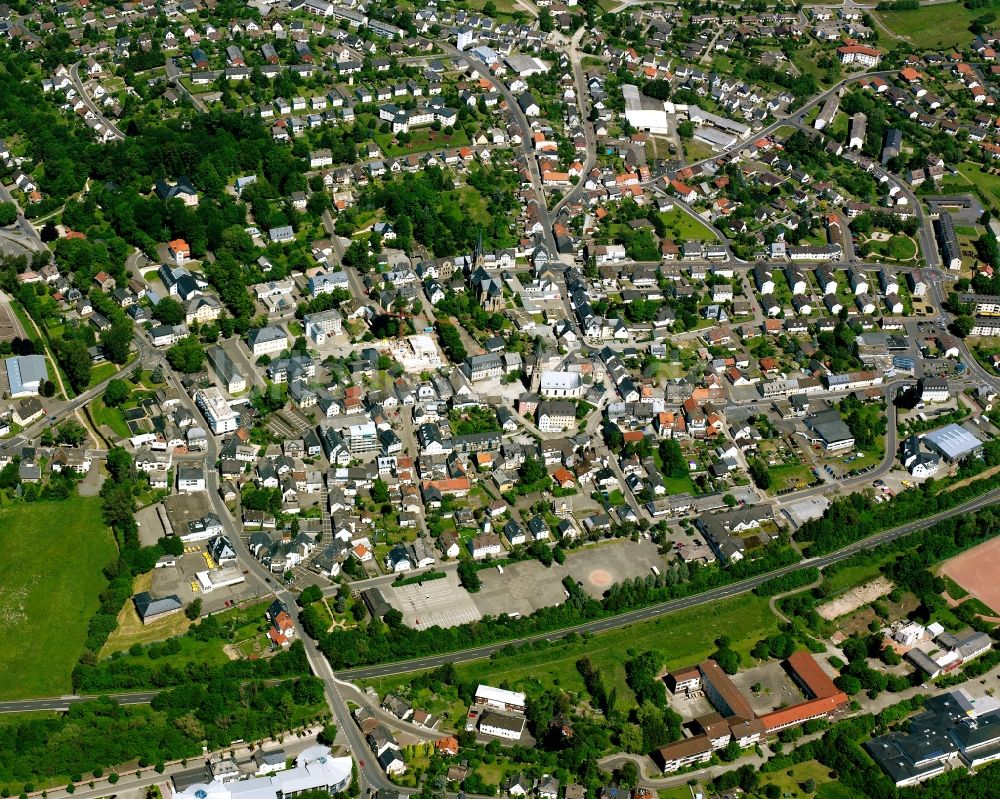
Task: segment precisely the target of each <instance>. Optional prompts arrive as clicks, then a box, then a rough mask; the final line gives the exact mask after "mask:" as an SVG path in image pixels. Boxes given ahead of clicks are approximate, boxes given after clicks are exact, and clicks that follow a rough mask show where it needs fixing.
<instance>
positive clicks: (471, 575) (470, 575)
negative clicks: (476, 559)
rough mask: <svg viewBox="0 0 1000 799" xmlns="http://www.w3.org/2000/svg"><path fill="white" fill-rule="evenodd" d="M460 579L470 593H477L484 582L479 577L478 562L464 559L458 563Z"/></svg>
mask: <svg viewBox="0 0 1000 799" xmlns="http://www.w3.org/2000/svg"><path fill="white" fill-rule="evenodd" d="M458 579H459V581H460V582H461V583H462V586H463V587H464V588H465V590H466V591H468V592H469V593H470V594H475V593H476V592H477V591H479V589H481V588H482V587H483V582H482V580H480V579H479V572H478V571H477V569H476V564H475V563H473V562H472V561H471V560H463V561H462V562H461V563H459V564H458Z"/></svg>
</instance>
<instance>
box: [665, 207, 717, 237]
mask: <svg viewBox="0 0 1000 799" xmlns="http://www.w3.org/2000/svg"><path fill="white" fill-rule="evenodd" d="M660 218H661V219H663V224H665V225H666V226H667V235H668V236H673V237H674V238H676V239H678V240H679V241H716V236H715V234H714V233H713V232H712V231H711V230H709V229H708V228H707V227H705V225H703V224H702V223H701V222H699V221H698V220H697V219H695V218H694V217H693V216H691V214H689V213H687V212H685V211H682V210H681V209H680V208H674V210H673V211H667V212H666V213H663V214H660Z"/></svg>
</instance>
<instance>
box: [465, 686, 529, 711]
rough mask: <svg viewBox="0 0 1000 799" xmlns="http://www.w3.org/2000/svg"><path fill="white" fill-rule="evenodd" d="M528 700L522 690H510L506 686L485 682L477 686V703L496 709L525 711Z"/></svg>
mask: <svg viewBox="0 0 1000 799" xmlns="http://www.w3.org/2000/svg"><path fill="white" fill-rule="evenodd" d="M526 702H527V697H526V695H525V694H523V693H521V692H520V691H508V690H506V689H504V688H494V687H493V686H492V685H485V684H481V685H480V686H479V687H478V688H476V704H477V705H485V706H486V707H491V708H493V709H494V710H505V711H514V712H516V713H524V711H525V707H526Z"/></svg>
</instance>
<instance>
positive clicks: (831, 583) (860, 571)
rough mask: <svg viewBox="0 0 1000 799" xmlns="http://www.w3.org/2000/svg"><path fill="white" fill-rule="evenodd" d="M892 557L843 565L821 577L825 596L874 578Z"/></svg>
mask: <svg viewBox="0 0 1000 799" xmlns="http://www.w3.org/2000/svg"><path fill="white" fill-rule="evenodd" d="M894 557H895V556H894V555H886V556H884V557H881V558H875V557H873V558H872V560H871V561H869V562H867V563H861V564H858V565H857V566H845V567H844V568H843V569H839V570H838V571H836V572H835V573H834V574H832V575H830V576H829V577H825V578H824V579H823V590H824V591H825V592H826V595H827V597H833V596H836V595H837V594H839V593H841V592H842V591H846V590H847V589H848V588H853V587H854V586H856V585H862V584H863V583H867V582H869V581H870V580H874V579H875V578H876V577H878V576H879V575H880V574H881V573H882V571H881V570H882V566H884V565H885V564H886V563H888V562H889V561H890V560H892V559H893V558H894Z"/></svg>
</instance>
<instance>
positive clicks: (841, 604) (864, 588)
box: [816, 577, 892, 621]
mask: <svg viewBox="0 0 1000 799" xmlns="http://www.w3.org/2000/svg"><path fill="white" fill-rule="evenodd" d="M891 590H892V582H891V581H890V580H888V579H886V578H885V577H879V578H878V579H876V580H872V581H871V582H867V583H865V584H864V585H859V586H858V587H857V588H852V589H851V590H850V591H848V592H847V593H845V594H842V595H841V596H838V597H837V598H836V599H831V600H830V601H829V602H825V603H824V604H822V605H820V606H819V607H818V608H816V612H817V613H819V615H820V616H822V617H823V618H824V619H826V620H827V621H832V620H833V619H836V618H839V617H840V616H843V615H844V614H846V613H851V612H852V611H855V610H857V609H858V608H861V607H864V606H865V605H867V604H868V603H869V602H874V601H875V600H876V599H878V598H879V597H883V596H885V595H886V594H888V593H889V592H890V591H891Z"/></svg>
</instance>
